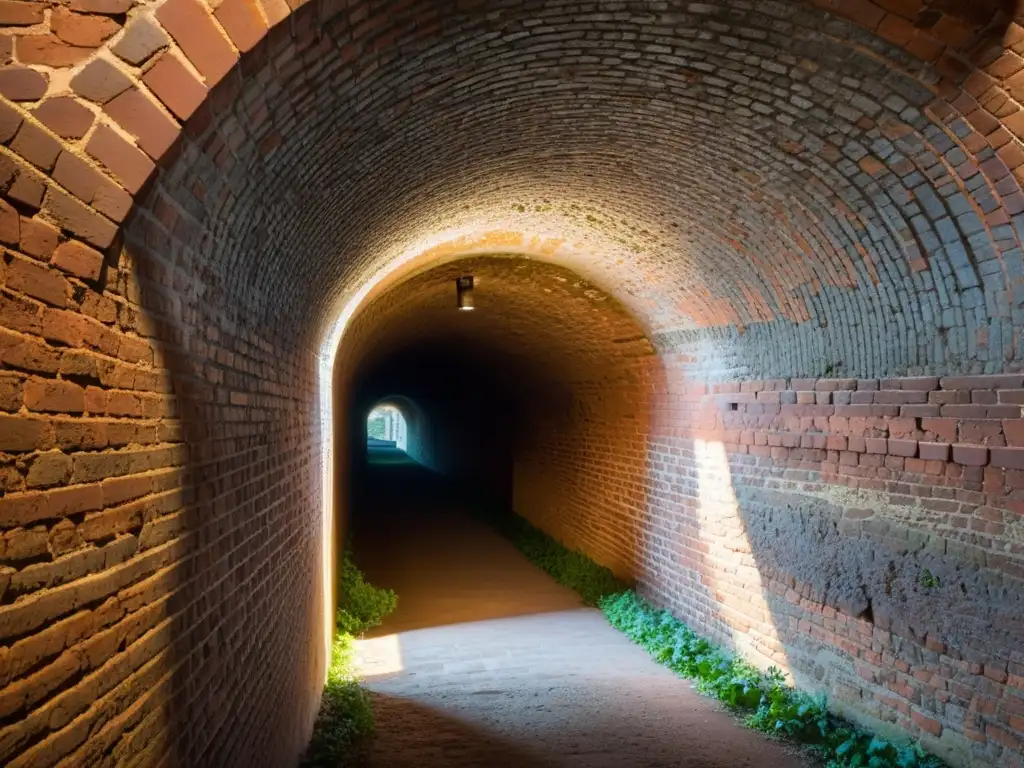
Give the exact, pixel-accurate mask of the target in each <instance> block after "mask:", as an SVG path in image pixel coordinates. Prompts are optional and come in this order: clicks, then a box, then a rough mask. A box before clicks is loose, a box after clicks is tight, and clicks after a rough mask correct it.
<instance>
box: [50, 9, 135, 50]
mask: <svg viewBox="0 0 1024 768" xmlns="http://www.w3.org/2000/svg"><path fill="white" fill-rule="evenodd" d="M50 29H52V30H53V33H54V34H55V35H57V37H59V38H60V39H61V40H63V41H64V42H65V43H68V44H70V45H76V46H81V47H84V48H98V47H99V46H101V45H102V44H103V41H104V40H106V39H107V38H109V37H111V36H113V35H115V34H116V33H117V32H119V31H120V30H121V25H120V24H118V23H117V22H116V21H114V20H113V19H111V18H106V17H104V16H96V15H93V14H85V13H76V12H75V11H73V10H70V9H68V8H63V7H60V6H58V7H57V8H55V9H54V10H53V11H52V12H51V14H50Z"/></svg>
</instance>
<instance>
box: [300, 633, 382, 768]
mask: <svg viewBox="0 0 1024 768" xmlns="http://www.w3.org/2000/svg"><path fill="white" fill-rule="evenodd" d="M353 654H354V648H353V638H352V636H351V635H348V634H339V635H338V636H337V637H336V638H335V639H334V644H333V645H332V647H331V665H330V668H329V669H328V672H327V685H326V686H325V687H324V692H323V696H322V697H321V700H320V711H319V712H318V713H317V716H316V723H315V725H314V726H313V737H312V739H311V740H310V742H309V747H308V748H307V750H306V755H305V757H304V758H303V761H302V765H303V767H304V768H334V767H335V766H343V765H349V764H351V761H352V760H353V759H354V758H355V756H356V751H357V747H358V745H359V743H360V742H361V741H363V740H364V739H365V738H366V737H368V736H369V735H370V734H372V733H373V712H372V711H371V710H370V699H369V696H367V694H366V691H364V690H363V689H362V688H360V687H359V683H358V681H357V679H356V674H355V669H354V663H353Z"/></svg>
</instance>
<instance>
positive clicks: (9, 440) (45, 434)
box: [0, 414, 53, 453]
mask: <svg viewBox="0 0 1024 768" xmlns="http://www.w3.org/2000/svg"><path fill="white" fill-rule="evenodd" d="M52 441H53V430H52V429H51V428H50V425H49V423H48V422H47V421H46V420H44V419H37V418H31V417H26V416H9V415H7V414H0V450H2V451H11V452H15V453H17V452H23V451H35V450H39V449H41V448H45V447H47V446H48V445H50V444H51V443H52Z"/></svg>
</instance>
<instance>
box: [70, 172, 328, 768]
mask: <svg viewBox="0 0 1024 768" xmlns="http://www.w3.org/2000/svg"><path fill="white" fill-rule="evenodd" d="M165 200H166V198H165V197H164V191H163V190H161V189H160V188H159V187H158V188H157V189H156V190H155V191H154V192H153V193H151V195H150V197H149V198H148V199H147V200H146V201H145V202H144V204H143V205H142V206H141V207H140V209H139V210H137V211H136V213H135V215H134V217H133V219H132V222H131V224H130V226H129V227H128V228H127V230H126V240H125V250H124V256H123V261H122V264H121V265H120V268H119V271H118V275H117V282H118V285H117V287H116V289H114V292H115V293H119V294H120V295H122V296H124V297H126V298H128V299H130V300H131V301H132V302H133V303H134V302H135V301H137V306H138V310H137V312H136V313H134V314H133V315H132V316H133V317H134V319H135V322H136V323H137V328H138V330H139V332H140V333H141V334H143V335H145V336H147V337H150V338H151V339H152V341H153V343H154V346H155V348H156V349H155V352H154V359H155V361H156V362H157V364H158V365H159V366H160V367H161V368H162V369H163V371H165V378H164V379H163V380H162V382H161V383H162V385H164V386H165V389H164V390H161V391H165V392H166V393H167V395H170V394H172V393H173V397H167V406H166V409H165V410H164V411H162V412H153V411H151V410H146V403H147V401H146V398H147V396H146V395H139V396H138V397H139V400H140V401H141V404H142V408H143V409H144V410H145V412H144V414H143V415H144V416H145V417H148V418H150V419H153V418H158V419H159V421H157V422H156V423H155V426H150V425H149V424H144V425H140V427H139V430H140V433H139V434H145V433H144V432H143V430H147V429H154V430H155V446H154V449H153V450H151V451H145V452H142V451H138V450H137V449H136V448H135V447H134V446H132V447H130V448H129V449H127V451H130V453H131V456H129V457H126V459H127V461H125V462H122V461H121V460H120V457H110V459H111V461H112V462H113V463H111V464H110V465H109V466H107V467H105V468H104V471H103V473H102V477H106V478H114V477H117V476H118V475H121V474H125V473H128V472H132V473H135V472H143V473H145V474H144V475H143V476H142V477H136V476H133V477H131V478H127V479H126V480H127V481H128V482H126V490H125V491H124V496H123V499H122V500H127V499H129V498H131V496H130V495H129V494H133V495H134V494H138V493H142V492H145V491H148V490H151V489H152V490H156V491H160V490H161V488H162V487H163V486H164V485H166V487H167V488H168V490H167V491H166V493H161V494H159V495H158V496H156V497H149V498H147V499H145V500H144V501H143V502H142V503H139V504H138V505H136V507H135V508H134V509H132V510H131V512H130V513H129V514H121V515H120V516H119V517H118V519H117V520H116V522H114V521H112V525H111V532H112V533H121V532H124V531H127V530H129V529H134V527H135V526H137V525H142V532H141V534H140V535H139V545H140V550H141V549H144V548H147V549H150V552H151V556H150V557H149V558H146V562H145V564H143V563H140V564H138V565H136V566H135V568H136V570H135V572H134V574H133V576H134V578H136V579H139V581H138V583H136V584H135V585H134V586H133V587H131V588H130V589H128V590H126V591H125V592H123V593H121V594H120V595H119V599H120V601H121V604H122V606H124V607H125V608H126V609H128V610H133V609H134V608H135V607H136V606H143V607H141V608H140V610H139V611H138V613H137V614H134V616H137V617H138V618H135V620H134V621H132V622H131V625H132V627H131V629H130V630H129V632H130V634H129V635H128V637H127V638H126V639H125V641H124V642H125V643H127V644H128V646H129V647H128V651H129V653H128V656H127V657H126V658H128V659H130V660H131V661H130V662H129V663H130V664H132V665H138V667H139V669H138V672H137V673H136V676H135V677H133V678H132V686H133V687H132V689H131V690H132V691H133V696H135V697H137V701H136V703H135V704H133V706H132V707H131V708H129V709H127V710H126V711H127V712H128V713H129V716H130V717H131V718H132V719H136V718H137V719H138V724H137V725H136V726H135V728H134V731H133V732H132V734H131V738H130V739H128V740H127V741H128V742H129V743H134V744H137V745H139V746H142V745H144V747H145V749H146V750H147V751H148V752H149V753H150V754H154V755H155V754H158V753H160V751H161V750H165V751H166V754H167V755H168V756H169V757H170V759H171V762H172V763H173V764H177V765H182V766H186V765H187V766H229V765H234V764H236V763H237V760H238V759H239V756H244V755H255V754H259V755H264V756H267V759H268V764H285V763H287V762H289V761H291V760H292V759H293V758H294V748H295V745H296V744H303V743H305V741H306V739H307V736H308V732H309V729H310V726H311V723H312V719H313V717H314V716H315V713H316V706H317V705H318V697H314V696H311V692H314V691H318V690H319V689H320V687H321V684H322V679H323V675H324V669H325V663H326V660H325V659H324V658H323V650H322V647H323V641H322V637H323V630H322V626H321V623H322V616H323V613H324V608H323V604H322V601H323V599H324V596H323V595H322V594H321V590H320V581H319V579H318V578H310V575H316V574H319V573H320V572H321V570H322V567H323V564H322V562H321V560H322V557H321V552H322V548H321V542H320V539H321V527H320V520H319V510H320V503H319V497H320V484H321V482H320V478H321V473H320V452H321V443H320V441H321V435H320V429H319V425H320V419H319V415H318V413H317V411H316V403H317V402H318V397H317V389H316V388H317V382H316V371H317V359H316V355H315V353H314V352H313V351H311V350H310V349H309V348H308V347H307V346H305V345H303V344H302V343H296V339H295V336H294V335H293V331H292V330H289V328H288V326H287V325H286V321H285V320H284V319H283V317H282V316H281V315H280V314H279V313H280V311H281V310H282V308H280V307H275V306H268V305H260V304H253V305H246V304H245V303H244V302H242V303H239V301H238V299H237V297H233V298H234V302H235V303H232V302H229V301H227V300H226V299H225V298H224V297H223V296H222V294H221V291H222V290H225V284H224V282H223V281H220V280H218V279H216V273H217V270H218V268H219V267H222V265H215V264H209V263H204V262H203V261H202V258H201V256H200V255H199V254H198V253H196V252H194V251H192V250H191V248H190V247H188V244H187V243H183V242H182V241H181V240H180V239H179V235H178V232H177V230H175V228H174V217H175V214H174V213H172V212H171V208H170V207H168V206H166V205H164V204H163V203H164V202H165ZM190 259H192V260H190ZM183 274H204V275H206V277H207V279H206V280H205V281H203V282H201V283H200V282H198V281H197V282H195V283H192V284H190V287H188V288H186V287H183V286H181V285H176V284H175V276H176V275H183ZM104 383H105V384H107V385H110V384H112V383H113V382H109V381H105V382H104ZM113 384H114V386H124V384H121V383H113ZM135 386H136V388H141V378H140V376H139V375H136V378H135ZM109 397H111V398H113V397H115V394H114V393H111V394H110V395H109ZM115 414H116V415H118V416H122V417H123V416H127V415H129V414H128V413H127V412H125V413H116V412H115ZM136 441H137V442H145V440H143V439H142V438H133V440H132V442H136ZM127 451H126V452H127ZM143 453H145V454H147V455H148V456H149V458H143V457H142V455H141V454H143ZM164 456H168V457H170V458H168V459H167V460H164V458H163V457H164ZM164 466H173V467H174V468H175V469H174V474H175V477H174V478H173V482H167V481H170V480H171V478H170V477H166V478H165V477H163V475H162V474H161V472H160V470H161V468H162V467H164ZM97 479H99V476H98V477H97ZM115 483H116V481H114V480H112V479H106V480H103V485H104V487H107V486H108V485H113V484H115ZM119 509H120V511H121V512H124V511H125V508H119ZM300 509H301V510H306V513H305V514H296V510H300ZM140 569H143V570H145V571H147V572H152V575H151V576H149V577H148V578H145V577H144V574H143V570H140ZM149 616H154V617H160V618H161V619H164V620H165V623H164V624H161V625H159V627H157V628H156V629H154V630H150V632H149V633H148V634H145V635H142V634H141V633H142V631H143V630H144V629H145V627H146V623H145V619H143V617H149ZM139 635H141V636H139ZM136 636H139V637H138V639H136ZM133 642H134V643H135V645H132V643H133ZM133 648H137V649H138V650H137V652H135V653H132V650H133ZM240 700H245V701H247V702H248V703H249V706H251V713H252V717H251V718H249V719H248V720H247V721H246V728H244V729H239V728H238V727H237V724H233V723H234V721H233V720H232V706H233V702H236V701H240ZM281 701H288V702H290V706H289V707H287V708H284V709H282V708H281V707H280V702H281ZM121 725H123V724H121ZM87 744H88V747H89V749H90V750H102V749H105V748H107V747H109V746H110V745H108V744H106V743H105V742H104V741H103V740H102V739H98V738H95V737H91V738H90V739H89V741H88V742H87ZM125 749H127V747H125ZM97 754H99V753H98V752H97Z"/></svg>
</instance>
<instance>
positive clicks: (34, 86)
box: [0, 67, 49, 101]
mask: <svg viewBox="0 0 1024 768" xmlns="http://www.w3.org/2000/svg"><path fill="white" fill-rule="evenodd" d="M48 84H49V82H48V80H47V79H46V75H44V74H43V73H41V72H37V71H36V70H34V69H29V68H28V67H4V68H0V94H2V95H3V96H5V97H7V98H8V99H10V100H11V101H38V100H39V99H41V98H43V95H44V94H45V93H46V87H47V85H48Z"/></svg>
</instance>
